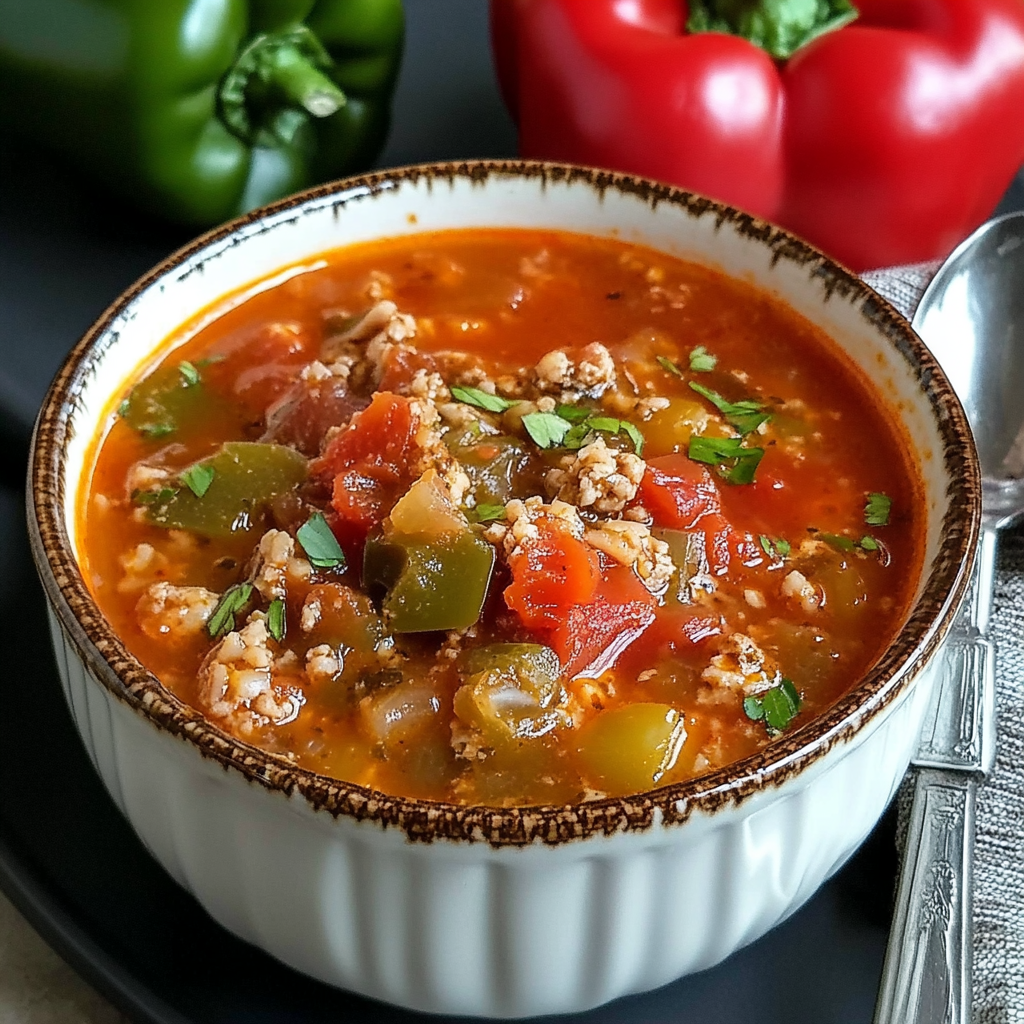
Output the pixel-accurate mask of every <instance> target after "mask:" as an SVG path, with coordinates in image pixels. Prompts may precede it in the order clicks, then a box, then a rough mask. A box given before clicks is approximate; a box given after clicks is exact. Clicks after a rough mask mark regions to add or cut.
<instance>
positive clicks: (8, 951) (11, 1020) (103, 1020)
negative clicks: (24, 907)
mask: <svg viewBox="0 0 1024 1024" xmlns="http://www.w3.org/2000/svg"><path fill="white" fill-rule="evenodd" d="M0 1021H2V1022H3V1024H129V1022H128V1018H127V1017H125V1016H124V1014H122V1013H120V1012H119V1011H117V1010H115V1009H114V1007H113V1006H111V1005H110V1003H108V1002H107V1001H106V1000H105V999H104V998H103V997H102V996H101V995H100V994H99V993H98V992H96V991H95V990H94V989H93V988H91V987H90V986H89V985H88V984H86V983H85V982H84V981H83V980H82V979H81V978H80V977H79V976H78V975H77V974H76V973H75V972H74V971H73V970H72V969H71V968H70V967H68V965H67V964H66V963H64V961H63V960H61V958H60V957H59V956H57V954H56V953H54V952H53V950H52V949H50V947H49V946H48V945H47V944H46V943H45V942H44V941H43V940H42V939H41V938H40V937H39V935H38V934H37V933H36V932H35V930H34V929H33V928H32V926H31V925H30V924H29V923H28V922H27V921H26V920H25V919H24V918H23V917H22V916H21V914H19V913H18V911H17V910H15V909H14V907H13V906H11V903H10V901H9V900H8V899H7V897H6V896H3V895H2V894H0Z"/></svg>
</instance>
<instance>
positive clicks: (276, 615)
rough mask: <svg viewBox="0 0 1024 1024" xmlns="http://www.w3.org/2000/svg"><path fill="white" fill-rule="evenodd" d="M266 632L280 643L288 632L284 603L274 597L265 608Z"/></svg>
mask: <svg viewBox="0 0 1024 1024" xmlns="http://www.w3.org/2000/svg"><path fill="white" fill-rule="evenodd" d="M267 632H268V633H269V634H270V635H271V636H272V637H273V638H274V639H275V640H276V641H277V642H278V643H280V642H281V641H282V640H283V639H284V638H285V634H286V633H287V632H288V617H287V612H286V609H285V606H284V601H282V600H281V598H279V597H275V598H274V600H273V601H271V602H270V607H269V608H267Z"/></svg>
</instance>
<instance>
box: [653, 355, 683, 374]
mask: <svg viewBox="0 0 1024 1024" xmlns="http://www.w3.org/2000/svg"><path fill="white" fill-rule="evenodd" d="M656 358H657V360H658V365H659V366H660V367H661V368H662V369H663V370H668V372H669V373H673V374H675V375H676V376H677V377H682V375H683V371H682V370H680V369H679V367H678V366H676V364H675V363H673V362H672V360H671V359H669V358H668V356H657V357H656Z"/></svg>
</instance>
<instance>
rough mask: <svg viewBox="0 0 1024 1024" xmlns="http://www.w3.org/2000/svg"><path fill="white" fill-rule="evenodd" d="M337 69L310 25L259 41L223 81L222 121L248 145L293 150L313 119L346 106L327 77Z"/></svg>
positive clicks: (246, 50) (261, 37)
mask: <svg viewBox="0 0 1024 1024" xmlns="http://www.w3.org/2000/svg"><path fill="white" fill-rule="evenodd" d="M333 63H334V62H333V60H332V59H331V56H330V54H328V52H327V51H326V50H325V49H324V47H323V45H322V44H321V43H320V41H319V40H318V39H317V38H316V36H315V35H313V33H312V32H310V30H309V29H308V28H306V26H305V25H294V26H292V27H291V28H289V29H286V30H283V31H280V32H274V33H264V34H262V35H258V36H256V37H255V38H254V39H252V40H251V41H250V42H249V44H248V45H247V46H246V47H245V48H244V49H243V50H242V52H241V53H240V54H239V55H238V57H237V59H236V60H235V63H234V64H233V65H232V66H231V67H230V68H229V69H228V70H227V72H226V73H225V75H224V77H223V78H222V79H221V83H220V89H219V94H218V101H219V110H220V116H221V119H222V120H223V121H224V124H225V125H226V127H227V128H228V129H229V130H230V131H231V132H232V133H234V134H235V135H236V136H238V138H240V139H241V140H242V141H243V142H246V143H249V144H259V143H261V142H262V144H267V142H266V140H268V139H276V140H277V141H278V142H279V143H283V144H285V145H290V144H291V142H292V141H293V140H294V138H295V136H296V134H297V132H298V131H299V130H300V129H301V127H302V122H303V121H304V120H305V119H306V117H307V115H309V116H312V117H317V118H323V117H330V116H331V115H332V114H334V113H336V112H337V111H338V110H339V109H340V108H341V107H342V106H344V104H345V102H346V99H345V94H344V93H343V92H342V91H341V89H339V88H338V86H337V85H335V84H334V82H333V81H331V79H330V77H329V76H328V75H327V73H326V72H327V70H328V69H329V68H330V67H331V66H332V64H333Z"/></svg>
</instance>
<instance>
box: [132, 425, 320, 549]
mask: <svg viewBox="0 0 1024 1024" xmlns="http://www.w3.org/2000/svg"><path fill="white" fill-rule="evenodd" d="M196 466H199V467H204V470H205V471H206V472H205V475H204V477H203V483H204V485H205V489H204V488H200V489H202V490H203V493H202V496H201V497H200V496H198V495H197V494H195V493H194V492H193V491H192V490H191V489H190V488H189V487H188V486H181V487H179V488H178V489H176V490H173V491H170V492H160V493H159V494H157V495H156V498H155V500H154V501H145V499H146V495H141V496H139V498H137V499H136V500H143V501H144V502H145V504H148V505H149V506H150V508H149V518H150V520H151V521H152V522H154V523H156V524H157V525H159V526H166V527H168V528H173V529H178V530H191V531H193V532H194V533H200V534H203V535H204V536H207V537H231V536H235V535H237V534H239V533H248V532H249V531H250V530H252V529H254V528H256V527H257V526H259V525H260V519H261V518H262V514H263V512H264V510H265V509H266V506H267V504H268V503H269V502H270V501H271V499H273V498H275V497H276V496H277V495H279V494H283V493H285V492H286V491H290V490H291V489H292V488H293V487H296V486H297V485H298V484H300V483H302V481H303V480H305V479H306V460H305V458H304V457H303V456H301V455H300V454H299V453H298V452H297V451H295V449H294V448H286V447H285V446H284V445H280V444H258V443H255V442H250V441H229V442H228V443H227V444H225V445H223V446H222V447H221V449H220V451H218V452H217V453H216V454H214V455H212V456H210V458H208V459H203V460H202V461H201V462H197V463H195V466H192V467H189V469H187V470H185V472H184V473H183V474H182V478H183V479H186V478H187V477H188V474H189V470H194V469H195V467H196ZM209 470H212V471H213V476H212V478H210V476H209V472H208V471H209Z"/></svg>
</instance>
